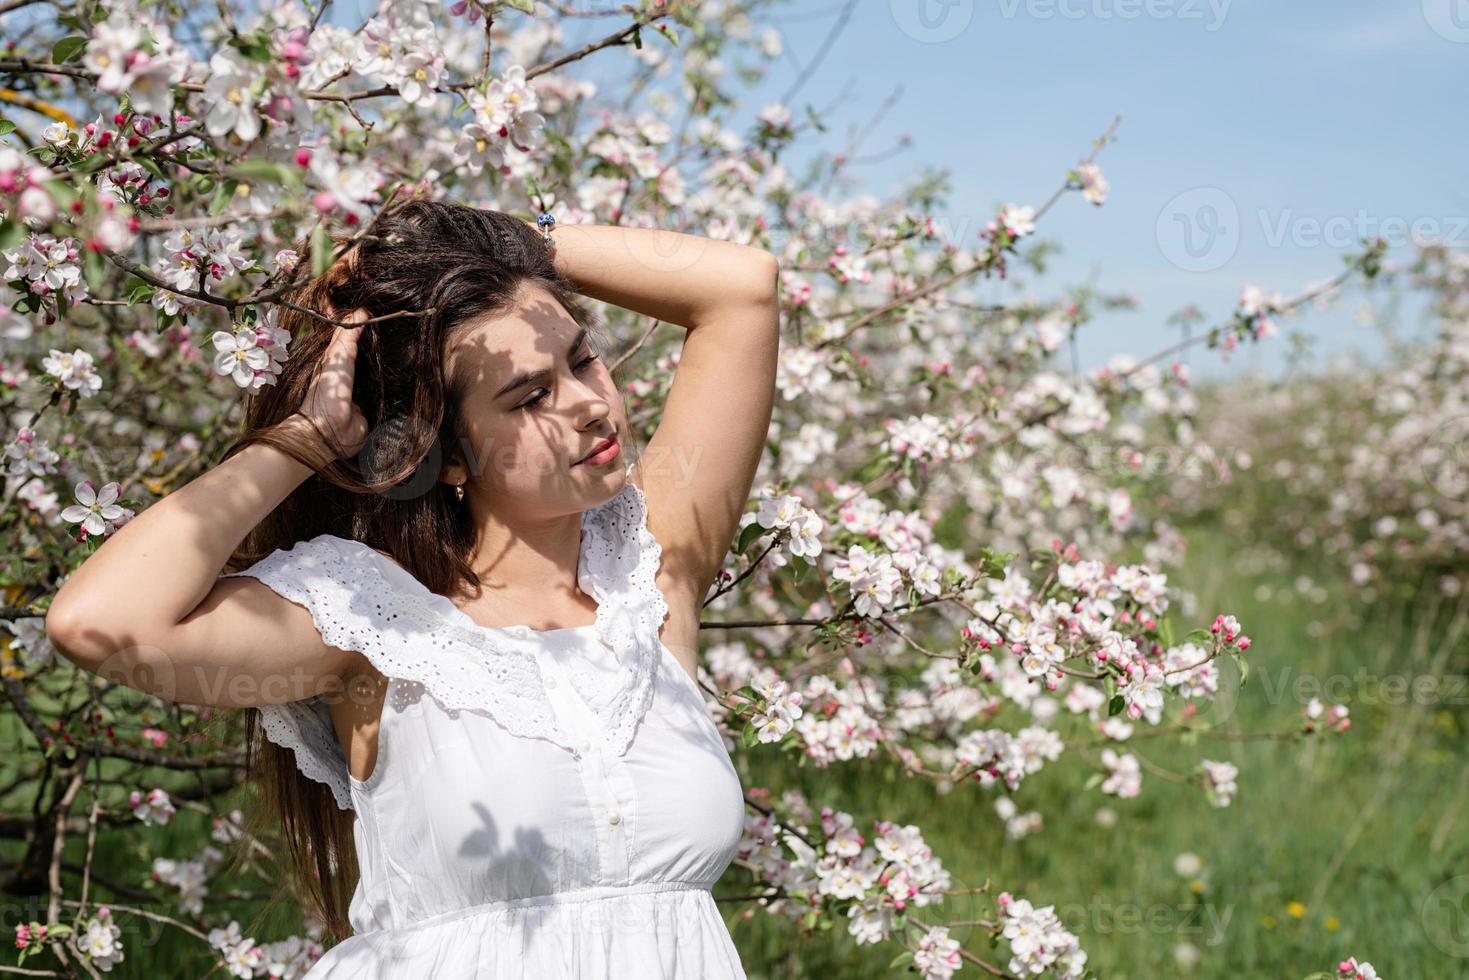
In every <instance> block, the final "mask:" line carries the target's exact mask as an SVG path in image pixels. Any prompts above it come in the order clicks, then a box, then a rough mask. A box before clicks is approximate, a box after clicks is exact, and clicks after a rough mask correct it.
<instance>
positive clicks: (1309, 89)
mask: <svg viewBox="0 0 1469 980" xmlns="http://www.w3.org/2000/svg"><path fill="white" fill-rule="evenodd" d="M925 2H926V3H927V5H928V13H929V16H928V18H927V19H926V22H925V21H921V20H919V19H918V14H917V10H916V8H917V7H918V6H919V5H920V4H922V3H925ZM845 6H846V4H845V3H844V2H832V0H803V2H800V3H795V2H793V3H791V4H790V5H789V6H787V7H784V8H777V9H776V10H775V11H772V13H771V15H770V16H769V17H768V18H765V19H762V21H761V23H760V25H759V26H761V27H765V26H773V27H775V28H777V29H778V30H779V31H780V32H781V34H782V35H783V37H784V40H785V46H786V54H785V55H784V56H782V58H781V59H780V60H779V61H778V62H776V63H775V64H774V66H773V68H772V70H771V72H770V74H769V76H768V77H767V78H766V79H765V80H764V81H763V82H762V83H761V84H760V85H759V86H758V87H757V88H756V89H755V90H754V91H753V92H752V93H751V94H750V97H749V101H748V102H747V103H746V104H745V105H744V107H743V109H744V110H745V112H746V113H748V114H753V113H755V112H758V111H759V109H760V108H761V107H762V106H763V105H764V104H765V103H766V102H770V101H776V100H778V99H780V98H781V97H782V96H783V95H784V94H785V93H786V92H787V90H788V89H789V88H790V86H791V84H792V82H793V81H794V80H795V79H796V78H797V77H798V75H799V74H800V71H801V68H802V67H803V66H805V65H808V64H809V63H810V62H811V61H812V60H813V59H814V58H815V57H816V56H817V53H818V52H819V50H820V48H821V46H822V42H823V40H824V39H825V38H826V36H827V34H828V32H829V31H830V29H831V26H832V24H833V23H834V22H835V21H836V20H837V18H838V16H839V15H840V13H841V11H842V10H843V9H844V8H845ZM1130 11H1137V12H1139V13H1140V14H1141V15H1140V16H1131V17H1128V16H1124V15H1125V14H1127V13H1129V12H1130ZM1150 11H1151V15H1150V13H1149V12H1150ZM945 15H946V16H947V18H948V19H947V20H946V19H944V16H945ZM925 23H926V24H927V25H929V26H928V27H925V26H924V25H925ZM948 35H952V36H948ZM1466 65H1469V0H1330V2H1327V0H1315V2H1309V0H1297V2H1290V3H1286V2H1281V0H1233V2H1228V0H947V9H946V10H944V9H941V0H856V4H855V7H854V8H853V11H852V15H851V17H850V20H849V22H848V24H847V26H846V28H845V30H844V31H843V32H842V33H841V34H840V35H839V36H838V37H837V39H836V41H835V43H834V45H833V46H832V48H831V50H830V51H829V53H828V54H827V55H826V57H825V60H824V61H823V62H822V63H821V66H820V67H819V68H818V69H816V71H815V72H814V74H813V75H812V77H811V79H810V80H809V81H808V82H807V83H806V84H805V85H804V87H803V88H801V90H800V92H799V94H798V95H797V96H796V98H795V99H793V100H792V102H791V107H792V109H793V110H799V109H800V108H801V107H802V106H803V105H804V104H807V103H809V104H811V105H812V106H816V107H832V106H833V105H835V108H834V109H832V111H831V112H830V113H829V114H828V115H827V116H826V117H825V118H826V120H827V122H828V125H829V127H830V130H829V132H828V133H827V134H826V135H825V136H824V137H821V136H819V134H813V135H814V136H816V137H817V138H819V139H822V140H824V142H825V145H826V146H827V147H828V148H830V149H838V148H840V147H842V146H843V145H845V143H846V142H847V140H848V138H849V135H850V133H851V132H853V131H854V130H855V129H858V128H860V127H862V126H864V125H866V124H867V123H868V122H869V121H870V120H871V119H872V118H873V116H874V115H875V113H876V111H877V108H878V106H880V105H881V104H882V102H883V100H884V99H886V98H887V97H888V96H890V95H891V94H892V93H893V92H894V90H895V89H896V88H897V87H899V86H901V88H902V92H901V96H900V101H899V102H898V103H897V104H896V106H895V107H894V108H893V109H892V111H890V112H889V113H888V115H887V116H886V117H885V118H884V119H883V120H882V121H881V122H880V123H879V124H878V126H877V128H876V130H875V132H874V133H873V135H872V136H871V137H870V138H869V139H868V140H867V141H866V143H864V145H863V148H862V152H863V153H865V154H875V155H878V156H880V157H881V158H882V159H881V160H880V161H879V162H873V163H869V164H865V165H862V166H860V167H857V168H856V169H855V170H854V171H853V172H854V173H856V174H858V175H860V176H861V177H862V178H863V184H864V187H865V189H869V190H871V191H872V192H874V193H879V194H882V193H884V192H886V191H891V190H893V189H895V188H897V187H899V186H901V185H902V184H904V183H906V182H907V181H909V180H910V179H911V178H913V177H914V176H915V175H917V174H918V173H920V172H921V171H922V169H923V168H924V167H925V166H931V165H940V166H946V167H948V168H949V169H950V171H951V174H952V183H953V186H954V194H953V196H952V202H951V208H950V210H951V212H952V213H951V214H950V215H947V216H945V217H946V220H947V221H948V223H949V227H952V228H956V229H964V232H965V234H966V236H967V237H968V240H969V244H970V245H971V246H972V245H973V244H974V243H975V241H976V239H975V238H974V236H975V235H976V234H977V231H978V229H979V228H980V227H982V226H983V224H984V222H985V221H986V220H988V217H989V216H990V215H992V214H993V213H994V210H993V209H994V206H995V205H996V204H997V203H999V202H1004V201H1015V202H1018V203H1027V204H1033V205H1039V204H1040V203H1041V202H1042V201H1043V200H1045V198H1046V197H1048V196H1049V195H1050V193H1051V192H1052V191H1053V190H1054V189H1055V188H1056V187H1057V186H1058V185H1059V183H1060V181H1061V179H1062V178H1063V176H1064V173H1065V171H1066V170H1067V169H1068V168H1069V167H1071V166H1073V165H1074V164H1075V163H1076V162H1077V161H1078V160H1079V159H1080V158H1081V157H1082V155H1084V154H1085V153H1086V152H1087V150H1088V149H1089V147H1090V145H1091V142H1092V140H1093V139H1094V138H1095V137H1096V136H1098V135H1100V134H1101V133H1102V131H1103V130H1104V129H1105V128H1106V126H1107V124H1108V123H1109V122H1110V121H1111V120H1112V118H1113V117H1114V116H1116V115H1119V114H1120V115H1121V116H1122V123H1121V126H1120V128H1119V130H1118V137H1119V139H1118V141H1117V142H1114V143H1113V144H1111V145H1110V146H1108V147H1107V148H1106V149H1105V150H1104V151H1103V153H1102V155H1101V157H1100V158H1099V162H1100V163H1101V164H1102V166H1103V169H1104V172H1105V174H1106V176H1107V178H1108V180H1109V181H1110V182H1111V185H1112V187H1111V196H1110V199H1109V201H1108V203H1107V204H1106V205H1105V206H1104V207H1102V208H1093V207H1091V206H1090V205H1088V204H1087V203H1086V202H1085V201H1084V200H1083V199H1082V198H1081V196H1080V195H1079V194H1074V195H1069V196H1068V197H1066V198H1064V199H1063V200H1062V201H1061V202H1060V203H1059V204H1058V205H1057V206H1056V208H1054V209H1053V210H1052V212H1051V214H1050V215H1049V216H1048V218H1047V220H1046V221H1045V222H1044V223H1043V225H1042V226H1041V227H1040V228H1039V229H1038V234H1041V235H1043V236H1046V237H1053V238H1056V239H1058V240H1059V241H1060V243H1061V245H1062V247H1063V250H1064V251H1063V254H1062V255H1061V256H1060V257H1059V258H1058V259H1057V260H1056V261H1055V262H1054V264H1053V266H1052V269H1051V271H1050V272H1049V273H1048V275H1047V276H1046V277H1045V278H1044V279H1041V280H1038V281H1033V282H1032V290H1033V292H1034V294H1035V295H1036V296H1038V297H1046V296H1051V295H1054V293H1055V290H1056V289H1057V288H1059V287H1061V286H1064V285H1068V284H1074V283H1083V282H1087V281H1092V280H1094V281H1096V282H1097V283H1098V284H1099V285H1101V286H1103V287H1104V288H1106V289H1107V290H1109V291H1131V292H1133V293H1134V294H1135V295H1136V296H1137V297H1138V298H1139V300H1140V307H1139V309H1137V310H1135V311H1131V312H1122V313H1116V314H1110V315H1104V316H1103V317H1101V318H1099V319H1098V320H1096V321H1094V322H1093V323H1092V324H1091V325H1090V327H1089V328H1088V332H1086V333H1084V335H1083V338H1082V341H1081V343H1080V346H1079V355H1080V362H1081V366H1082V367H1083V368H1084V369H1085V368H1089V367H1093V366H1096V365H1097V364H1100V363H1101V362H1102V361H1103V360H1105V358H1106V357H1107V356H1109V355H1110V354H1112V353H1115V352H1118V351H1130V352H1133V353H1136V354H1140V355H1145V354H1151V353H1153V352H1155V351H1157V350H1160V349H1162V348H1163V347H1164V346H1166V345H1167V344H1169V343H1171V342H1173V341H1174V340H1176V339H1178V337H1179V335H1178V333H1177V332H1176V330H1175V329H1174V328H1170V327H1168V326H1166V324H1165V322H1164V321H1165V320H1166V318H1167V316H1168V315H1169V314H1170V313H1171V312H1173V311H1175V310H1177V309H1178V308H1180V307H1182V306H1183V305H1185V304H1186V303H1188V302H1194V303H1197V304H1198V305H1199V306H1200V307H1201V308H1202V309H1203V310H1204V312H1205V313H1206V314H1207V316H1208V320H1207V321H1206V322H1208V323H1216V322H1219V321H1221V320H1222V319H1224V318H1225V317H1227V316H1228V314H1229V311H1230V310H1231V309H1232V308H1233V307H1234V305H1235V302H1236V300H1237V297H1238V295H1239V291H1240V288H1241V286H1242V285H1243V284H1244V283H1246V282H1255V283H1259V284H1260V285H1262V286H1264V287H1266V288H1267V289H1270V290H1278V291H1280V292H1282V293H1284V294H1286V295H1287V296H1293V295H1296V294H1297V293H1298V292H1300V291H1301V290H1302V289H1303V288H1305V287H1306V286H1307V285H1309V284H1310V283H1313V282H1316V281H1319V280H1322V279H1325V278H1328V277H1330V276H1331V275H1334V274H1335V273H1336V272H1337V271H1339V270H1340V269H1341V268H1342V263H1341V259H1340V256H1341V255H1344V254H1346V252H1348V251H1350V250H1352V248H1353V247H1354V243H1355V240H1356V238H1357V237H1358V236H1357V234H1356V231H1357V230H1358V229H1361V230H1363V231H1364V232H1367V233H1377V232H1385V233H1387V234H1388V235H1389V237H1390V239H1395V240H1396V241H1397V242H1399V243H1400V244H1399V246H1398V247H1397V248H1395V249H1394V253H1393V254H1395V255H1407V254H1409V252H1410V249H1409V248H1408V247H1407V245H1406V244H1405V243H1406V241H1407V239H1408V233H1407V229H1408V228H1409V227H1411V226H1413V225H1414V224H1415V223H1416V225H1417V227H1419V228H1420V229H1423V230H1427V231H1430V232H1433V231H1436V232H1437V233H1439V234H1441V235H1444V236H1446V237H1449V238H1451V239H1452V240H1454V241H1455V242H1456V243H1458V244H1459V245H1461V246H1469V176H1466V171H1465V167H1464V161H1465V159H1466V153H1465V150H1466V148H1469V128H1466V126H1465V118H1464V110H1463V98H1462V94H1461V93H1462V90H1461V89H1460V88H1459V83H1461V81H1462V80H1463V77H1464V75H1463V69H1464V68H1465V67H1466ZM903 133H906V134H908V135H910V136H911V138H912V145H911V146H910V147H908V148H907V149H905V150H898V151H896V152H892V153H889V152H887V151H890V150H893V149H894V147H895V146H896V143H897V139H898V137H899V135H900V134H903ZM806 152H809V151H798V152H797V153H795V154H793V155H792V156H791V157H790V158H789V160H788V161H787V162H789V163H792V164H794V163H797V162H799V161H800V160H802V159H804V157H805V153H806ZM783 159H784V158H783ZM1201 189H1202V190H1201ZM1188 192H1192V194H1191V196H1186V197H1183V198H1181V199H1180V195H1183V194H1186V193H1188ZM1231 208H1232V209H1233V211H1234V212H1236V213H1237V214H1238V219H1237V220H1236V219H1234V218H1233V216H1232V215H1231V214H1230V209H1231ZM1160 218H1161V222H1160ZM1393 221H1397V222H1399V223H1400V226H1399V227H1396V228H1395V227H1394V225H1393V224H1392V222H1393ZM1200 222H1203V223H1205V224H1207V225H1208V227H1210V228H1214V229H1217V230H1218V231H1219V234H1216V235H1215V236H1214V237H1213V239H1210V240H1206V239H1202V238H1200V237H1198V236H1199V235H1201V234H1202V232H1203V231H1204V230H1205V229H1204V228H1203V227H1202V226H1201V225H1200ZM1313 222H1314V223H1313ZM966 223H967V224H966ZM1187 224H1192V225H1193V231H1192V234H1193V235H1194V236H1195V237H1194V239H1193V243H1192V248H1193V251H1192V252H1190V251H1189V249H1188V243H1186V242H1185V241H1184V240H1183V238H1182V235H1183V234H1184V233H1185V231H1184V228H1185V225H1187ZM1160 225H1161V228H1162V229H1163V230H1162V231H1161V232H1160ZM1231 236H1232V237H1231ZM1206 241H1212V242H1213V247H1211V248H1205V247H1204V245H1205V243H1206ZM1359 300H1360V293H1357V294H1354V295H1352V296H1351V297H1349V299H1348V301H1347V302H1346V303H1345V304H1343V306H1342V307H1341V308H1340V309H1338V310H1336V311H1333V312H1323V313H1312V314H1307V315H1305V316H1303V317H1301V318H1299V319H1295V320H1292V321H1290V322H1289V324H1287V329H1288V330H1289V329H1297V328H1299V329H1305V330H1307V331H1308V332H1310V333H1311V334H1312V335H1313V336H1315V337H1316V338H1318V343H1317V350H1318V352H1319V353H1320V356H1322V357H1325V356H1328V355H1329V354H1330V353H1331V352H1332V351H1335V350H1338V349H1341V348H1343V347H1350V348H1353V349H1357V350H1361V351H1364V352H1366V353H1367V354H1369V355H1370V354H1372V353H1374V352H1378V351H1380V350H1381V345H1380V343H1378V342H1377V338H1376V336H1375V333H1374V332H1373V331H1372V330H1371V329H1370V328H1367V327H1364V326H1361V325H1359V324H1357V323H1356V322H1355V321H1354V318H1353V316H1352V314H1353V311H1354V310H1355V308H1356V306H1357V305H1358V303H1359ZM1409 310H1410V316H1409V319H1410V320H1413V321H1416V323H1410V324H1404V327H1405V328H1408V327H1412V328H1413V329H1417V330H1421V329H1423V323H1424V321H1423V319H1422V318H1421V317H1420V316H1417V315H1416V314H1414V313H1413V312H1412V311H1413V310H1414V306H1413V305H1412V304H1410V307H1409ZM1284 350H1285V348H1284V346H1283V343H1282V339H1281V338H1277V339H1276V340H1274V341H1267V342H1266V343H1265V344H1264V345H1263V346H1261V347H1259V348H1254V347H1252V348H1249V349H1242V350H1240V351H1237V352H1236V353H1235V354H1234V355H1232V356H1231V359H1230V362H1229V363H1228V364H1227V365H1226V364H1223V363H1222V362H1221V359H1220V356H1219V354H1218V353H1217V352H1213V351H1205V350H1204V349H1203V348H1202V347H1200V348H1196V349H1195V350H1194V351H1193V353H1192V355H1191V356H1190V357H1189V358H1188V361H1189V363H1190V365H1191V367H1192V368H1193V370H1194V372H1195V376H1196V377H1201V378H1202V377H1208V376H1221V375H1230V374H1233V373H1235V372H1237V371H1240V370H1242V369H1250V368H1254V369H1257V370H1261V371H1267V372H1270V373H1276V372H1277V371H1278V370H1279V367H1280V365H1281V363H1282V362H1283V354H1284Z"/></svg>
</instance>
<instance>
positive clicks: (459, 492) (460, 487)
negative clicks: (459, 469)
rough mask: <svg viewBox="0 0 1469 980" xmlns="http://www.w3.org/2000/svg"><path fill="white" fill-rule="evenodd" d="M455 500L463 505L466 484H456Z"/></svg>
mask: <svg viewBox="0 0 1469 980" xmlns="http://www.w3.org/2000/svg"><path fill="white" fill-rule="evenodd" d="M454 499H455V500H457V501H459V503H461V504H462V503H464V484H462V483H456V484H454Z"/></svg>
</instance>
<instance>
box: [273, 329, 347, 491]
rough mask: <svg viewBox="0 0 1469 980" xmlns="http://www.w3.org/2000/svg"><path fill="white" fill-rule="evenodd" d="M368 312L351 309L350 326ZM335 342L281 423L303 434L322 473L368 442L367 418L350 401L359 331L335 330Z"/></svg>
mask: <svg viewBox="0 0 1469 980" xmlns="http://www.w3.org/2000/svg"><path fill="white" fill-rule="evenodd" d="M367 318H368V317H367V311H366V310H353V311H352V312H351V313H349V314H347V315H346V316H345V317H340V318H338V317H336V316H334V315H333V316H332V319H342V320H345V321H346V322H348V323H361V322H362V321H363V320H366V319H367ZM332 330H333V333H332V339H331V342H330V344H329V345H328V346H327V349H326V353H325V354H324V355H322V359H321V364H320V365H319V366H318V367H317V369H316V373H315V374H314V375H313V376H312V378H311V383H310V384H309V385H308V386H307V388H306V395H305V396H304V397H303V398H302V399H301V406H300V408H298V409H296V411H295V412H294V413H293V414H292V415H291V416H290V417H289V418H287V419H286V421H284V422H282V423H281V426H280V427H281V428H282V429H283V430H284V431H287V432H292V433H295V434H297V435H299V438H300V440H301V442H300V445H301V448H302V451H303V452H304V453H305V455H306V456H307V457H308V458H310V459H311V460H312V462H313V465H314V468H315V469H316V470H317V471H318V472H319V471H320V470H321V469H323V468H324V467H326V466H327V465H328V464H330V463H331V462H333V461H334V460H337V459H341V458H344V457H348V456H354V455H356V454H357V451H358V450H359V449H361V448H362V444H363V443H364V442H366V441H367V418H366V416H364V415H363V414H362V410H361V409H359V408H358V407H357V403H356V402H355V401H354V400H353V398H352V385H353V381H354V379H355V377H356V373H357V341H358V338H359V337H360V336H361V334H362V328H361V327H333V328H332Z"/></svg>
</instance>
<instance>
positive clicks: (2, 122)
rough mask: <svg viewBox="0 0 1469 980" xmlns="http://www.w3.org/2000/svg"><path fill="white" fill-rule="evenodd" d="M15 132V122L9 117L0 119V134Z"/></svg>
mask: <svg viewBox="0 0 1469 980" xmlns="http://www.w3.org/2000/svg"><path fill="white" fill-rule="evenodd" d="M13 132H15V123H13V122H11V121H10V120H9V119H0V136H9V135H10V134H11V133H13Z"/></svg>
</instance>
